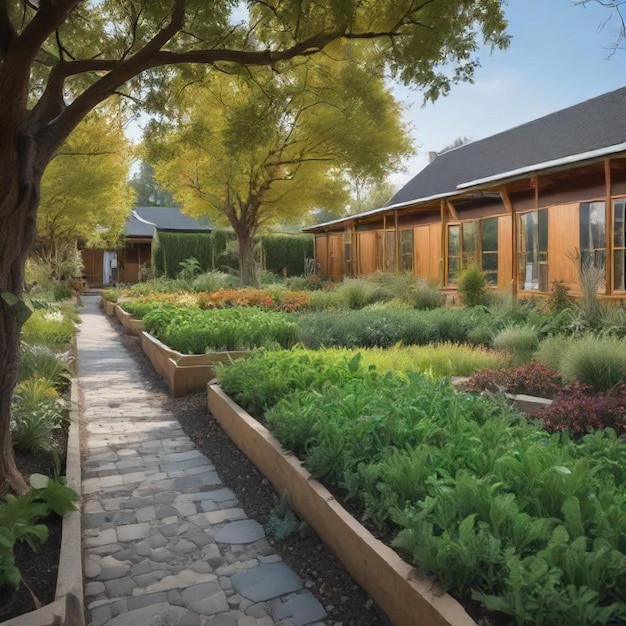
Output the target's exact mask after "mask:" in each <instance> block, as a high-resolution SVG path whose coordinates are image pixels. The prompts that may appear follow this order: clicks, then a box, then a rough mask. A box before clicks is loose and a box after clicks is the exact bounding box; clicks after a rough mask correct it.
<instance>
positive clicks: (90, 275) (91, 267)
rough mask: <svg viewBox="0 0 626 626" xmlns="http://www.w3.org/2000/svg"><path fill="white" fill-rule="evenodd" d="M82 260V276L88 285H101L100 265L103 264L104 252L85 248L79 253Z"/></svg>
mask: <svg viewBox="0 0 626 626" xmlns="http://www.w3.org/2000/svg"><path fill="white" fill-rule="evenodd" d="M80 254H81V256H82V258H83V266H84V270H83V275H84V276H85V280H86V281H87V284H88V285H92V286H93V285H96V286H98V285H102V265H103V262H104V250H94V249H91V248H85V249H84V250H81V251H80Z"/></svg>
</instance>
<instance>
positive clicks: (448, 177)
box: [302, 87, 626, 231]
mask: <svg viewBox="0 0 626 626" xmlns="http://www.w3.org/2000/svg"><path fill="white" fill-rule="evenodd" d="M625 151H626V87H620V88H619V89H616V90H615V91H611V92H609V93H606V94H602V95H600V96H597V97H595V98H591V99H589V100H586V101H585V102H581V103H580V104H575V105H573V106H571V107H568V108H566V109H562V110H560V111H556V112H555V113H550V114H549V115H546V116H544V117H540V118H538V119H536V120H533V121H531V122H527V123H525V124H522V125H521V126H516V127H515V128H511V129H509V130H505V131H503V132H501V133H498V134H496V135H492V136H491V137H487V138H485V139H480V140H478V141H473V142H471V143H467V144H464V145H462V146H459V147H458V148H453V149H452V150H449V151H448V152H444V153H442V154H440V155H438V156H437V158H436V159H435V160H434V161H432V163H430V164H429V165H427V166H426V167H425V168H424V169H423V170H422V171H421V172H419V173H418V174H417V175H416V176H414V177H413V178H412V179H411V180H410V181H409V182H408V183H407V184H406V185H404V187H402V188H401V189H400V190H399V191H397V192H396V193H395V195H393V196H392V197H391V198H390V200H389V201H388V202H387V203H386V204H385V205H384V206H382V207H380V208H378V209H373V210H370V211H366V212H364V213H358V214H356V215H350V216H348V217H344V218H341V219H338V220H334V221H332V222H327V223H326V224H316V225H314V226H309V227H307V228H303V229H302V230H304V231H314V230H316V229H317V228H320V227H325V226H330V225H337V226H339V225H340V224H342V223H347V222H349V221H351V220H353V219H357V218H359V217H365V216H369V215H375V214H377V213H382V212H385V211H389V210H390V209H394V208H400V207H402V206H409V205H412V204H417V203H419V202H424V201H426V200H433V199H436V198H440V197H446V196H452V195H455V194H458V193H459V192H460V191H461V190H463V189H464V188H466V187H473V186H476V185H478V184H480V183H484V182H487V181H489V180H499V179H505V178H511V177H513V176H514V175H521V174H522V173H531V172H539V171H542V170H545V169H548V168H550V167H556V166H559V165H564V164H567V163H575V162H578V161H584V160H587V159H590V158H597V157H600V156H604V155H609V154H614V153H617V152H625Z"/></svg>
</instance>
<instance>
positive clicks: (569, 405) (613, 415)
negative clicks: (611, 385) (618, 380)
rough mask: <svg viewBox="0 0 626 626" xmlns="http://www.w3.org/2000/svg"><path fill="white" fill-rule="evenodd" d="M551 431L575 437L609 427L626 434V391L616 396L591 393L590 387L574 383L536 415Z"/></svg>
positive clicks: (578, 438) (579, 437) (578, 437)
mask: <svg viewBox="0 0 626 626" xmlns="http://www.w3.org/2000/svg"><path fill="white" fill-rule="evenodd" d="M535 417H537V418H539V419H540V420H541V421H542V422H543V423H544V425H545V427H546V429H547V430H549V431H552V432H567V433H569V434H570V435H571V436H572V437H573V438H574V439H577V440H580V439H581V437H582V436H583V435H585V434H587V433H590V432H592V431H594V430H603V429H605V428H612V429H614V430H615V431H616V433H617V434H618V435H621V434H622V433H626V394H625V393H624V392H623V391H622V393H621V394H618V395H617V396H607V395H601V394H594V393H592V390H591V388H589V387H585V386H584V385H574V386H570V387H568V389H567V390H566V391H564V392H562V393H560V394H558V395H557V396H555V398H554V400H553V401H552V404H551V405H550V406H549V407H547V408H545V409H543V410H541V411H538V412H537V413H536V414H535Z"/></svg>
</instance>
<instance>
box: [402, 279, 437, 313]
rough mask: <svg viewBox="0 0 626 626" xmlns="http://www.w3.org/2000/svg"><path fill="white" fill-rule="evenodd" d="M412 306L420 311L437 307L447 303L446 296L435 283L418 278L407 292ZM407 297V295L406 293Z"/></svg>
mask: <svg viewBox="0 0 626 626" xmlns="http://www.w3.org/2000/svg"><path fill="white" fill-rule="evenodd" d="M407 295H408V298H409V300H410V304H411V306H413V308H414V309H417V310H419V311H428V310H430V309H436V308H438V307H441V306H443V305H444V304H445V301H446V297H445V296H444V295H443V294H442V293H441V292H440V291H439V289H437V287H436V286H435V285H430V284H428V282H427V281H425V280H418V281H417V284H416V285H413V286H412V287H411V289H410V290H409V291H408V292H407ZM405 298H407V296H406V295H405Z"/></svg>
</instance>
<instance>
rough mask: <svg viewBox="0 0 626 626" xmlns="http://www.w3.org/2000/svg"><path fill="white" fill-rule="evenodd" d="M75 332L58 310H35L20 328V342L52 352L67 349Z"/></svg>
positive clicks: (70, 323) (71, 323)
mask: <svg viewBox="0 0 626 626" xmlns="http://www.w3.org/2000/svg"><path fill="white" fill-rule="evenodd" d="M75 332H76V328H75V327H74V323H73V322H72V321H71V320H69V319H67V317H65V316H64V315H63V313H62V312H61V311H60V310H58V309H50V310H42V309H39V310H35V311H34V312H33V314H32V315H31V316H30V317H29V318H28V320H27V321H26V323H25V324H24V325H23V326H22V341H24V342H26V343H28V344H31V345H35V344H37V345H41V346H47V347H48V348H51V349H53V350H66V349H67V348H69V346H70V343H71V341H72V337H73V336H74V333H75Z"/></svg>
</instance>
